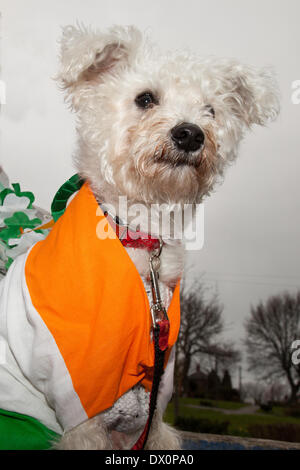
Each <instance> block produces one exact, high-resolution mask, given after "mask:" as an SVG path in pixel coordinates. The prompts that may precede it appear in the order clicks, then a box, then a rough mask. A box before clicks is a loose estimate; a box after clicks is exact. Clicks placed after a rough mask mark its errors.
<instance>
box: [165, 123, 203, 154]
mask: <svg viewBox="0 0 300 470" xmlns="http://www.w3.org/2000/svg"><path fill="white" fill-rule="evenodd" d="M171 137H172V140H173V142H175V144H176V147H177V148H178V149H179V150H184V151H185V152H194V151H195V150H199V149H200V147H201V146H202V145H203V143H204V139H205V137H204V133H203V131H202V130H201V129H200V127H198V126H196V124H190V123H189V122H183V123H182V124H178V125H177V126H175V127H173V129H171Z"/></svg>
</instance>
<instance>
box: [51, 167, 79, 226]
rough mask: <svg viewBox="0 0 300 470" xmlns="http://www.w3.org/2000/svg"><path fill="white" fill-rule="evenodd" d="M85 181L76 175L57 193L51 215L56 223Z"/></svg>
mask: <svg viewBox="0 0 300 470" xmlns="http://www.w3.org/2000/svg"><path fill="white" fill-rule="evenodd" d="M83 183H84V180H82V179H81V178H80V176H79V175H78V174H77V173H76V174H75V175H73V176H72V177H71V178H70V179H68V181H66V182H65V183H64V184H63V185H62V186H61V187H60V188H59V190H58V191H57V193H56V194H55V196H54V199H53V201H52V204H51V214H52V217H53V219H54V220H55V222H56V221H57V220H58V219H59V218H60V216H61V215H63V213H64V212H65V210H66V207H67V203H68V200H69V199H70V197H71V196H72V194H74V193H75V192H76V191H78V190H79V189H80V188H81V186H82V185H83Z"/></svg>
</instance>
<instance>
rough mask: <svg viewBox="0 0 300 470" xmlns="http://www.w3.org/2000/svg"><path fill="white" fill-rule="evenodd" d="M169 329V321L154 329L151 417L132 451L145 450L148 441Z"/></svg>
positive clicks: (160, 323)
mask: <svg viewBox="0 0 300 470" xmlns="http://www.w3.org/2000/svg"><path fill="white" fill-rule="evenodd" d="M169 328H170V325H169V320H168V319H164V320H162V321H161V322H158V323H157V325H156V326H155V327H154V328H153V340H154V352H155V359H154V372H153V382H152V389H151V393H150V404H149V416H148V420H147V423H146V426H145V428H144V431H143V432H142V434H141V436H140V437H139V439H138V441H137V442H136V443H135V445H134V446H133V447H132V450H143V449H144V447H145V445H146V442H147V439H148V435H149V431H150V427H151V423H152V419H153V416H154V412H155V409H156V403H157V395H158V389H159V384H160V379H161V376H162V374H163V372H164V358H165V352H166V349H167V347H168V337H169Z"/></svg>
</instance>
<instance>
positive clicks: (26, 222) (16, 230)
mask: <svg viewBox="0 0 300 470" xmlns="http://www.w3.org/2000/svg"><path fill="white" fill-rule="evenodd" d="M4 222H5V224H6V228H4V230H1V232H0V239H1V240H3V241H4V242H6V243H8V240H9V239H10V238H19V237H20V236H21V235H22V233H21V231H20V228H21V227H22V229H23V230H24V229H26V228H29V229H33V228H35V227H37V226H38V225H41V224H42V221H41V219H38V218H35V219H32V220H30V219H29V217H28V215H26V214H24V212H15V213H14V215H13V216H12V217H8V218H7V219H5V220H4ZM36 232H37V233H42V231H41V230H36Z"/></svg>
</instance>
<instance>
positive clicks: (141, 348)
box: [25, 184, 180, 417]
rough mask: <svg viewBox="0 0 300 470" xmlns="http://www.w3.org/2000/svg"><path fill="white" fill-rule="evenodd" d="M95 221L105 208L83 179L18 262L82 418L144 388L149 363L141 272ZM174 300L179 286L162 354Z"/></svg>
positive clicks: (176, 318)
mask: <svg viewBox="0 0 300 470" xmlns="http://www.w3.org/2000/svg"><path fill="white" fill-rule="evenodd" d="M105 220H106V219H105ZM99 222H100V223H105V222H104V215H103V213H102V211H101V210H100V209H99V207H98V204H97V201H96V199H95V197H94V195H93V193H92V192H91V190H90V188H89V186H88V185H87V184H85V185H84V186H83V187H82V188H81V189H80V191H79V192H78V193H77V195H76V196H75V197H74V199H73V200H72V201H71V203H70V204H69V206H68V207H67V209H66V211H65V213H64V215H63V216H61V218H60V219H59V220H58V221H57V222H56V223H55V225H54V227H53V229H52V230H51V232H50V234H49V235H48V237H47V238H46V239H45V240H42V241H40V242H38V243H37V244H36V245H34V247H33V248H32V250H31V252H30V253H29V255H28V258H27V261H26V266H25V277H26V282H27V286H28V289H29V293H30V296H31V300H32V303H33V305H34V307H35V309H36V310H37V311H38V312H39V314H40V315H41V317H42V318H43V320H44V322H45V323H46V325H47V327H48V329H49V331H50V332H51V334H52V336H53V337H54V339H55V341H56V344H57V346H58V348H59V350H60V352H61V354H62V356H63V358H64V361H65V364H66V367H67V369H68V371H69V373H70V375H71V378H72V382H73V386H74V389H75V391H76V392H77V394H78V396H79V398H80V400H81V403H82V405H83V407H84V409H85V411H86V413H87V415H88V417H92V416H94V415H96V414H98V413H100V412H101V411H103V410H104V409H106V408H109V407H111V406H112V405H113V404H114V402H115V401H116V400H117V399H118V398H119V397H120V396H121V395H123V394H124V393H125V392H126V391H127V390H129V389H130V388H132V387H133V386H134V385H136V384H137V383H138V382H140V381H142V380H143V383H144V384H145V386H146V387H147V388H149V387H150V386H151V382H150V378H151V368H153V365H154V351H153V344H152V343H151V342H150V329H151V316H150V307H149V302H148V298H147V294H146V291H145V288H144V285H143V282H142V279H141V277H140V275H139V273H138V271H137V269H136V267H135V265H134V264H133V262H132V261H131V259H130V257H129V255H128V254H127V252H126V250H125V248H124V247H123V246H122V244H121V242H120V241H119V239H118V238H116V236H115V233H114V231H113V229H112V228H111V227H110V226H108V228H107V230H108V234H109V237H107V238H105V239H104V240H100V239H99V238H98V237H97V236H96V228H97V224H99ZM179 305H180V302H179V285H178V286H177V287H176V289H175V291H174V295H173V299H172V302H171V305H170V307H169V310H168V315H169V319H170V337H169V349H168V355H169V352H170V350H171V347H172V345H174V343H175V341H176V339H177V336H178V332H179V323H180V312H179V310H180V307H179ZM152 370H153V369H152Z"/></svg>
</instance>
